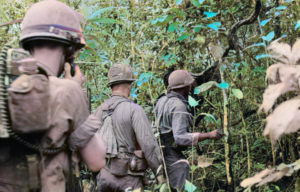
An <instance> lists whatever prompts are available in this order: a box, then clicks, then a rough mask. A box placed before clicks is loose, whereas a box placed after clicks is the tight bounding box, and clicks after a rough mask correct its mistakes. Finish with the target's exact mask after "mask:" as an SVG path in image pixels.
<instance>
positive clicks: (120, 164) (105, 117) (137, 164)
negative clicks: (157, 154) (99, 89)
mask: <svg viewBox="0 0 300 192" xmlns="http://www.w3.org/2000/svg"><path fill="white" fill-rule="evenodd" d="M123 102H131V101H130V100H124V101H120V102H119V103H117V104H116V105H115V107H114V108H113V109H112V108H110V109H109V108H108V105H107V104H106V102H104V103H102V104H101V106H100V108H101V110H102V120H101V121H102V125H101V128H100V129H99V135H100V137H101V138H102V139H103V141H104V143H105V145H106V158H108V159H109V161H110V172H111V173H112V174H114V175H116V176H124V175H127V174H128V172H129V171H131V172H137V173H140V174H141V175H142V174H143V173H144V171H146V169H147V167H148V164H147V161H146V159H145V156H144V154H143V152H142V151H141V150H135V151H130V150H128V149H121V148H120V147H119V144H118V139H119V138H117V135H116V133H115V128H116V127H115V125H114V121H113V119H112V114H113V112H114V111H115V109H116V108H117V107H118V105H119V104H120V103H123ZM120 153H127V154H131V157H130V158H129V159H128V158H125V157H119V155H120Z"/></svg>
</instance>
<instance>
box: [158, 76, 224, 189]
mask: <svg viewBox="0 0 300 192" xmlns="http://www.w3.org/2000/svg"><path fill="white" fill-rule="evenodd" d="M168 82H169V86H168V93H167V95H165V96H162V97H161V98H160V99H159V100H158V102H157V104H156V107H155V110H154V111H155V115H156V119H157V122H156V123H157V125H158V128H159V131H160V139H161V142H162V145H163V146H165V147H164V148H163V155H164V160H165V164H166V168H167V174H168V178H169V182H170V186H171V188H172V191H177V190H178V191H183V189H184V184H185V180H189V179H190V175H189V170H190V168H189V165H188V164H187V163H186V162H184V161H182V162H178V161H179V160H181V159H186V157H185V156H184V155H183V153H182V151H184V150H186V148H187V146H192V145H197V143H198V142H199V141H203V140H206V139H220V138H221V136H222V135H223V133H222V132H221V131H220V130H217V129H216V130H213V131H212V132H209V133H192V128H193V120H192V116H191V114H190V113H189V110H188V109H189V105H188V95H189V93H190V91H191V88H192V86H195V84H196V83H195V80H194V78H193V77H192V76H191V75H190V74H189V73H188V72H187V71H184V70H176V71H173V72H172V73H171V75H170V76H169V79H168Z"/></svg>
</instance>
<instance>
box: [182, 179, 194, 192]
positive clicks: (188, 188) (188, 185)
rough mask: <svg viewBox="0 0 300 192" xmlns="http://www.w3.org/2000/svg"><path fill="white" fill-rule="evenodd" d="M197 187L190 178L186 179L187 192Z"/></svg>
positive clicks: (192, 191)
mask: <svg viewBox="0 0 300 192" xmlns="http://www.w3.org/2000/svg"><path fill="white" fill-rule="evenodd" d="M196 189H197V187H196V186H195V185H193V184H192V183H191V182H189V181H188V180H185V184H184V190H186V191H187V192H194V191H195V190H196Z"/></svg>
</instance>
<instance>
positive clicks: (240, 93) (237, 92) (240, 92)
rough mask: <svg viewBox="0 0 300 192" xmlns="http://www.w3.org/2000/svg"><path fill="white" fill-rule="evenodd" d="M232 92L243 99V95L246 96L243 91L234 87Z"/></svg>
mask: <svg viewBox="0 0 300 192" xmlns="http://www.w3.org/2000/svg"><path fill="white" fill-rule="evenodd" d="M232 93H233V95H234V96H236V98H238V99H243V97H244V95H243V92H242V91H241V90H239V89H232Z"/></svg>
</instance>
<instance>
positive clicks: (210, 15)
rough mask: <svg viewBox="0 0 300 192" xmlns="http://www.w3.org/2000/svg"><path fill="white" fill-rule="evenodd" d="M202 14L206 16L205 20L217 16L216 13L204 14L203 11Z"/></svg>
mask: <svg viewBox="0 0 300 192" xmlns="http://www.w3.org/2000/svg"><path fill="white" fill-rule="evenodd" d="M203 13H204V15H206V18H211V17H214V16H216V15H217V14H218V13H214V12H206V11H204V12H203Z"/></svg>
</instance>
